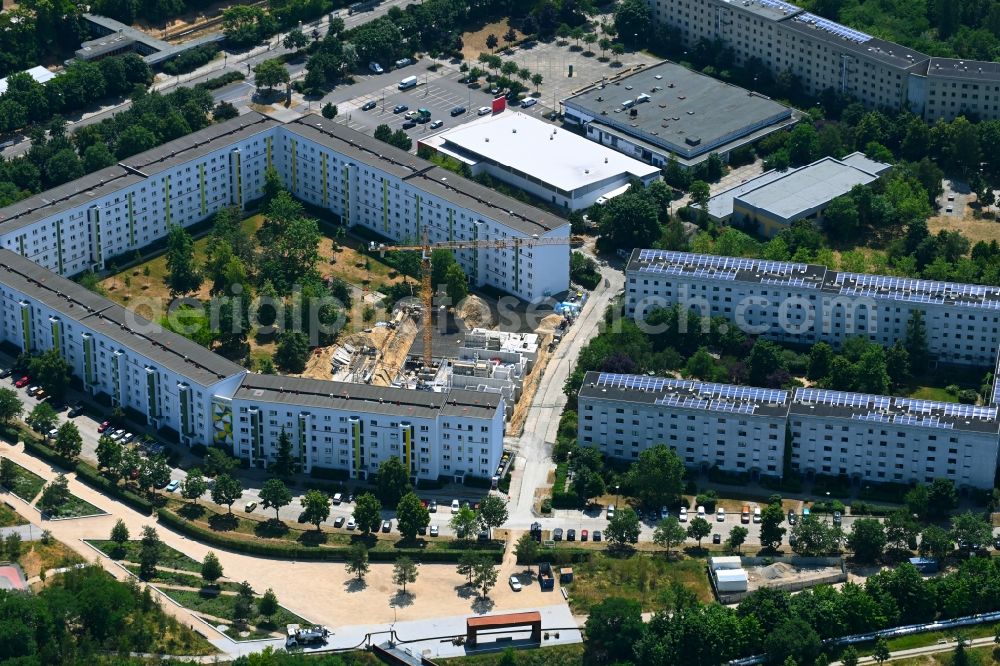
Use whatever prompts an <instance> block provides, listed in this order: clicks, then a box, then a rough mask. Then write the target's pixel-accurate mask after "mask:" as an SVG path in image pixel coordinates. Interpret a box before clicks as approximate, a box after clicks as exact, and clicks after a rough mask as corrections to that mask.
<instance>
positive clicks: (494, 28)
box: [462, 19, 524, 61]
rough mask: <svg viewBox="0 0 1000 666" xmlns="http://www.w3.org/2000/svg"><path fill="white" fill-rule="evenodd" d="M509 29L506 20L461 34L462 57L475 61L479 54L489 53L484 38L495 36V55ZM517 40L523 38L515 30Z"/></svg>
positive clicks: (504, 44) (503, 43) (502, 44)
mask: <svg viewBox="0 0 1000 666" xmlns="http://www.w3.org/2000/svg"><path fill="white" fill-rule="evenodd" d="M509 29H510V24H509V23H508V22H507V19H502V20H500V21H495V22H493V23H487V24H486V25H484V26H483V27H482V28H480V29H479V30H473V31H471V32H466V33H463V34H462V55H463V56H464V57H465V59H466V60H471V61H475V60H476V59H477V58H478V57H479V54H480V53H491V50H490V48H489V47H487V46H486V38H487V37H488V36H490V35H496V36H497V40H498V41H499V45H498V46H497V53H499V52H500V51H501V50H502V49H503V47H504V46H506V44H507V42H505V41H504V40H503V36H504V35H505V34H507V31H508V30H509ZM514 32H515V33H517V38H518V39H521V38H522V37H524V35H522V34H521V33H520V32H518V31H517V30H516V29H515V30H514Z"/></svg>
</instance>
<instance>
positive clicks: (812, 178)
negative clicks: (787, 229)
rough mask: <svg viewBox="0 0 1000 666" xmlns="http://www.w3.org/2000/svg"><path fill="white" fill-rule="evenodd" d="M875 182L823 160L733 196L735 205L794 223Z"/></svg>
mask: <svg viewBox="0 0 1000 666" xmlns="http://www.w3.org/2000/svg"><path fill="white" fill-rule="evenodd" d="M876 180H878V176H876V175H874V174H871V173H868V172H866V171H862V170H861V169H859V168H857V167H854V166H851V165H849V164H844V163H843V162H841V161H840V160H836V159H834V158H832V157H824V158H822V159H820V160H817V161H816V162H813V163H812V164H809V165H807V166H804V167H802V168H800V169H793V170H789V171H787V172H785V173H784V174H782V175H781V177H779V178H774V179H769V180H767V182H765V183H764V184H762V185H761V186H759V187H756V188H753V189H751V190H749V191H747V192H746V193H744V194H740V195H738V196H736V197H735V198H734V204H735V202H737V201H740V202H744V203H746V204H747V205H749V206H753V207H754V208H758V209H761V210H765V211H767V212H768V213H771V214H772V215H774V216H775V217H778V218H781V219H783V220H793V219H795V218H796V217H798V216H803V215H807V214H809V213H811V212H812V211H814V210H815V209H817V208H820V207H822V206H824V205H825V204H827V203H829V202H830V201H832V200H834V199H836V198H837V197H839V196H842V195H844V194H847V193H848V192H850V191H851V188H853V187H854V186H855V185H867V184H869V183H872V182H874V181H876Z"/></svg>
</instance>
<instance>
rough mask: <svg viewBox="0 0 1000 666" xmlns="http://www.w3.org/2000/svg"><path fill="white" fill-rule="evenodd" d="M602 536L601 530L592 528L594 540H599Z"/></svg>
mask: <svg viewBox="0 0 1000 666" xmlns="http://www.w3.org/2000/svg"><path fill="white" fill-rule="evenodd" d="M601 537H602V534H601V530H594V541H600V540H601Z"/></svg>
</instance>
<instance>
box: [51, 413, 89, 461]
mask: <svg viewBox="0 0 1000 666" xmlns="http://www.w3.org/2000/svg"><path fill="white" fill-rule="evenodd" d="M55 449H56V451H57V452H58V453H59V455H61V456H62V457H63V458H66V459H67V460H76V459H77V458H78V457H79V455H80V451H82V450H83V438H82V437H81V436H80V430H79V429H78V428H77V427H76V424H75V423H73V422H71V421H66V422H65V423H63V424H62V425H61V426H59V430H58V431H56V441H55Z"/></svg>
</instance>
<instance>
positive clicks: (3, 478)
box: [0, 458, 18, 490]
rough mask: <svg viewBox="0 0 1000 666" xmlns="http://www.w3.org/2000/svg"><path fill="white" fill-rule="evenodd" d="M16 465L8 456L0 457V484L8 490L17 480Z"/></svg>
mask: <svg viewBox="0 0 1000 666" xmlns="http://www.w3.org/2000/svg"><path fill="white" fill-rule="evenodd" d="M17 477H18V472H17V465H16V464H15V463H14V461H13V460H11V459H10V458H0V485H3V486H4V487H5V488H7V489H8V490H9V489H11V488H12V487H13V486H14V483H16V482H17Z"/></svg>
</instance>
